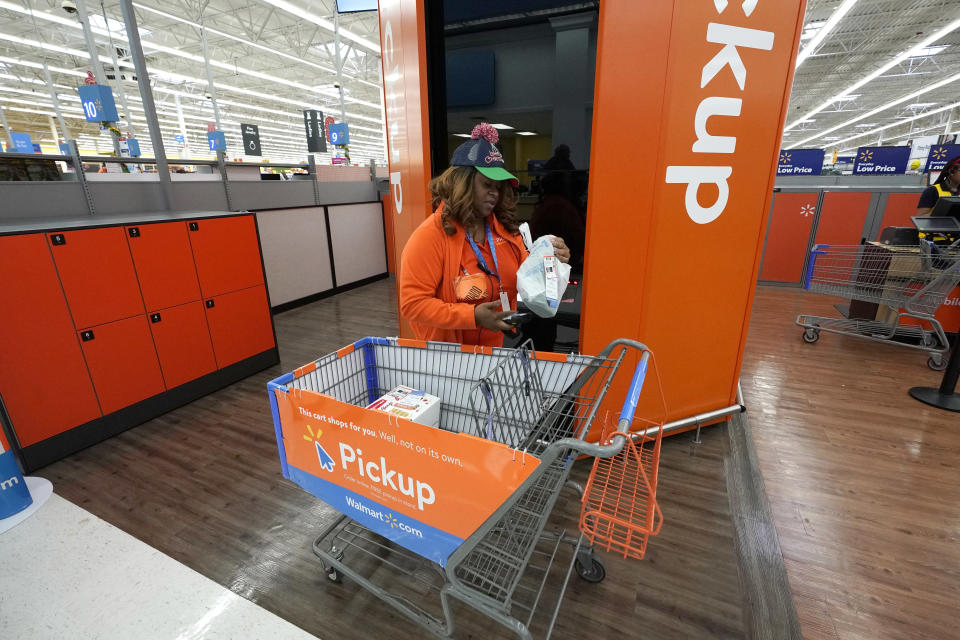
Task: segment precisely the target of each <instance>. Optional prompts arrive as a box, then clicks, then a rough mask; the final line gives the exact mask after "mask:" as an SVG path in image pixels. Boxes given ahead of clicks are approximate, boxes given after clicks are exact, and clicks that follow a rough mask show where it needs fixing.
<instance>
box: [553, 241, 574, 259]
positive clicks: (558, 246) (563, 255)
mask: <svg viewBox="0 0 960 640" xmlns="http://www.w3.org/2000/svg"><path fill="white" fill-rule="evenodd" d="M553 255H555V256H557V260H559V261H560V262H570V247H568V246H567V243H566V242H564V241H563V238H558V237H556V236H554V238H553Z"/></svg>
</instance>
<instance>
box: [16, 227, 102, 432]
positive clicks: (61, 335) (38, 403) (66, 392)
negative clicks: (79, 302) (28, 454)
mask: <svg viewBox="0 0 960 640" xmlns="http://www.w3.org/2000/svg"><path fill="white" fill-rule="evenodd" d="M0 273H2V274H3V277H2V278H0V300H2V301H3V309H2V310H0V395H2V397H3V403H4V405H5V406H6V408H7V412H8V414H9V415H10V420H11V422H12V423H13V430H14V432H15V433H16V435H17V439H18V440H19V441H20V444H21V445H22V446H25V447H26V446H29V445H31V444H35V443H37V442H40V441H41V440H45V439H46V438H49V437H51V436H54V435H57V434H58V433H62V432H64V431H66V430H68V429H70V428H72V427H75V426H78V425H81V424H83V423H85V422H89V421H90V420H93V419H94V418H98V417H100V407H99V406H98V405H97V398H96V396H95V395H94V393H93V385H92V383H91V382H90V375H89V374H88V373H87V366H86V364H85V363H84V361H83V353H82V352H81V350H80V343H79V342H78V341H77V336H76V334H75V333H74V328H73V322H71V320H70V312H69V310H68V309H67V303H66V301H65V300H64V298H63V290H62V289H61V288H60V282H59V280H58V279H57V271H56V269H55V268H54V266H53V260H52V259H51V258H50V249H49V248H48V247H47V241H46V238H44V236H43V234H40V233H37V234H31V235H21V236H2V237H0Z"/></svg>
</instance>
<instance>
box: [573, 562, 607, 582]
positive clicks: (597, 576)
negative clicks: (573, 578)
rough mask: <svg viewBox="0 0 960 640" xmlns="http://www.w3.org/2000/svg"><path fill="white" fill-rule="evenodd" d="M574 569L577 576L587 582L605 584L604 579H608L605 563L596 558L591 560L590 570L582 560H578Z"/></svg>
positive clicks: (574, 564)
mask: <svg viewBox="0 0 960 640" xmlns="http://www.w3.org/2000/svg"><path fill="white" fill-rule="evenodd" d="M573 568H574V569H576V570H577V575H578V576H580V577H581V578H583V579H584V580H586V581H587V582H603V579H604V578H606V577H607V570H606V569H605V568H604V567H603V563H601V562H600V561H599V560H597V559H596V558H590V567H589V568H585V567H584V566H583V564H582V563H581V562H580V558H577V559H576V560H575V561H574V563H573Z"/></svg>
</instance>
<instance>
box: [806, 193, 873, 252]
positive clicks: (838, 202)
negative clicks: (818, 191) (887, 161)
mask: <svg viewBox="0 0 960 640" xmlns="http://www.w3.org/2000/svg"><path fill="white" fill-rule="evenodd" d="M872 197H873V194H872V193H843V192H839V191H830V192H827V193H825V194H824V195H823V206H822V207H821V208H820V221H819V222H818V223H817V237H816V240H815V242H816V243H817V244H859V242H860V238H862V237H863V224H864V222H866V220H867V209H869V208H870V199H871V198H872Z"/></svg>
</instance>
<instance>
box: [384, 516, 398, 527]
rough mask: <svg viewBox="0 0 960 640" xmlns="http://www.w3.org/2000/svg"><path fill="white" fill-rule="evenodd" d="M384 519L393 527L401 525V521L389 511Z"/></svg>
mask: <svg viewBox="0 0 960 640" xmlns="http://www.w3.org/2000/svg"><path fill="white" fill-rule="evenodd" d="M383 521H384V522H386V523H387V524H388V525H390V528H391V529H396V528H397V527H399V526H400V522H399V521H398V520H397V518H396V517H395V516H394V515H393V514H392V513H388V514H387V515H386V518H384V520H383Z"/></svg>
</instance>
